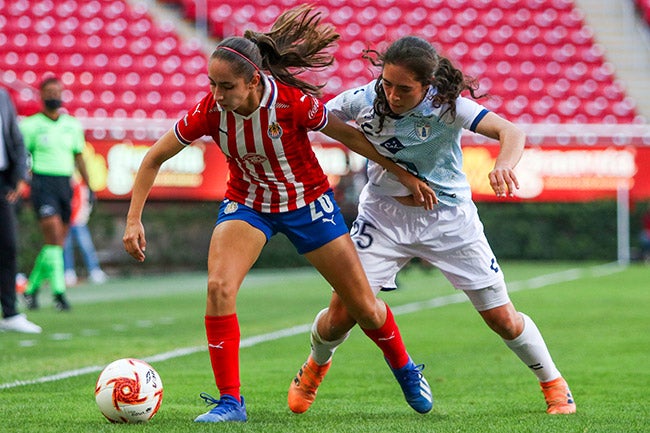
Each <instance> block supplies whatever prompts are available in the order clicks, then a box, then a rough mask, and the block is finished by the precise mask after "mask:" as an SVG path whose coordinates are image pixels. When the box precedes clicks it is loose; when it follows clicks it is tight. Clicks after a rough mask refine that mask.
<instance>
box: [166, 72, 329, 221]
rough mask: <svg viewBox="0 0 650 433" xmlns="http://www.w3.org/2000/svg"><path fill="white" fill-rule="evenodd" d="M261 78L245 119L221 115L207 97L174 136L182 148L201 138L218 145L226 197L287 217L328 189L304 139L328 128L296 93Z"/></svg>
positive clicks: (318, 110) (323, 116) (315, 107)
mask: <svg viewBox="0 0 650 433" xmlns="http://www.w3.org/2000/svg"><path fill="white" fill-rule="evenodd" d="M263 79H264V94H263V96H262V100H261V102H260V106H259V108H258V109H257V110H255V111H254V112H253V113H252V114H250V115H249V116H246V117H245V116H242V115H240V114H237V113H235V112H233V111H225V110H223V109H222V108H221V107H220V106H219V104H217V103H216V101H215V100H214V96H213V95H212V93H209V94H208V95H206V96H205V97H204V98H203V99H202V100H201V101H200V102H199V103H198V104H197V105H196V107H195V108H193V109H192V110H190V111H188V113H187V114H186V115H185V116H184V117H183V118H182V119H180V120H179V121H178V122H176V125H175V126H174V132H175V134H176V138H177V139H178V140H179V141H180V142H181V143H182V144H184V145H189V144H191V143H192V142H193V141H194V140H197V139H199V138H201V137H203V136H206V135H208V136H211V137H212V138H213V139H214V141H215V142H216V143H217V144H218V145H219V147H220V148H221V151H222V152H223V153H224V154H225V155H226V158H227V161H228V168H229V172H230V173H229V177H228V183H227V189H226V198H228V199H230V200H233V201H235V202H238V203H242V204H245V205H246V206H249V207H252V208H253V209H255V210H257V211H259V212H287V211H291V210H295V209H299V208H301V207H303V206H305V205H307V204H309V203H311V202H312V201H314V200H316V199H317V198H318V197H320V196H321V195H322V194H323V193H324V192H325V191H327V189H328V188H329V183H328V181H327V177H326V176H325V174H324V173H323V169H322V168H321V166H320V164H319V163H318V160H317V159H316V155H315V154H314V151H313V150H312V147H311V143H310V141H309V138H308V136H307V132H308V131H309V130H312V131H318V130H320V129H322V128H324V127H325V125H327V109H326V108H325V106H324V104H322V103H320V102H319V101H318V99H316V98H314V97H312V96H309V95H306V94H304V93H303V92H302V91H300V90H299V89H297V88H294V87H291V86H287V85H284V84H282V83H278V82H276V81H275V80H274V79H273V78H272V77H263ZM208 170H209V168H208Z"/></svg>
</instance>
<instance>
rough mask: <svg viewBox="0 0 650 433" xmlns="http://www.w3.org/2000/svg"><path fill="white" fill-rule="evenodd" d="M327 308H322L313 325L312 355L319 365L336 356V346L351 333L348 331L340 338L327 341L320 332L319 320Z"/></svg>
mask: <svg viewBox="0 0 650 433" xmlns="http://www.w3.org/2000/svg"><path fill="white" fill-rule="evenodd" d="M327 310H328V308H325V309H324V310H321V311H320V312H319V313H318V314H317V315H316V318H315V319H314V323H313V324H312V325H311V357H312V359H313V360H314V361H316V364H318V365H324V364H327V363H328V362H329V360H330V359H332V356H334V352H335V351H336V348H337V347H339V346H340V345H341V344H342V343H343V342H344V341H345V340H346V339H347V338H348V336H349V335H350V333H349V332H348V333H347V334H345V335H344V336H343V337H341V338H339V339H338V340H335V341H327V340H324V339H323V338H322V337H321V336H320V335H319V334H318V321H319V320H320V318H321V316H322V315H323V314H325V313H326V312H327Z"/></svg>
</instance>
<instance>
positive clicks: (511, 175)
mask: <svg viewBox="0 0 650 433" xmlns="http://www.w3.org/2000/svg"><path fill="white" fill-rule="evenodd" d="M488 178H489V179H490V186H491V187H492V190H493V191H494V193H495V194H496V196H497V197H507V196H510V197H513V196H514V195H515V190H516V189H519V180H517V175H515V172H514V170H513V169H511V168H507V167H494V169H493V170H492V171H491V172H490V174H488Z"/></svg>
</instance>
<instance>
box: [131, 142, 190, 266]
mask: <svg viewBox="0 0 650 433" xmlns="http://www.w3.org/2000/svg"><path fill="white" fill-rule="evenodd" d="M183 148H184V146H183V145H182V144H181V143H179V141H178V139H177V138H176V135H174V132H173V131H172V130H169V131H168V132H166V133H165V135H163V136H162V137H161V138H160V139H159V140H158V141H156V143H155V144H154V145H153V146H152V147H151V148H150V149H149V150H148V151H147V153H146V155H145V156H144V158H143V160H142V163H141V164H140V168H139V169H138V173H137V174H136V176H135V181H134V183H133V192H132V194H131V203H130V205H129V211H128V213H127V215H126V228H125V229H124V237H123V238H122V243H123V244H124V249H125V250H126V251H127V252H128V253H129V254H130V255H131V256H133V258H135V259H136V260H138V261H140V262H142V261H144V258H145V255H144V251H145V249H146V247H147V241H146V239H145V236H144V227H143V225H142V211H143V209H144V204H145V202H146V201H147V197H148V196H149V192H150V191H151V187H152V186H153V183H154V181H155V180H156V176H157V175H158V172H159V171H160V166H161V165H162V164H163V162H165V161H167V160H168V159H169V158H171V157H172V156H174V155H176V154H177V153H178V152H180V151H181V150H183Z"/></svg>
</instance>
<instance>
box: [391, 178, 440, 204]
mask: <svg viewBox="0 0 650 433" xmlns="http://www.w3.org/2000/svg"><path fill="white" fill-rule="evenodd" d="M404 173H405V174H404V175H403V176H401V177H400V179H399V181H400V182H401V183H402V184H403V185H404V186H405V187H407V188H408V189H409V191H411V194H412V195H413V201H414V203H415V204H416V205H417V206H422V207H423V208H425V209H426V210H432V209H433V205H435V204H438V197H436V193H435V192H434V191H433V190H432V189H431V187H430V186H429V185H428V184H427V183H426V182H425V181H423V180H422V179H419V178H418V177H416V176H414V175H412V174H410V173H407V172H406V171H405V172H404Z"/></svg>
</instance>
